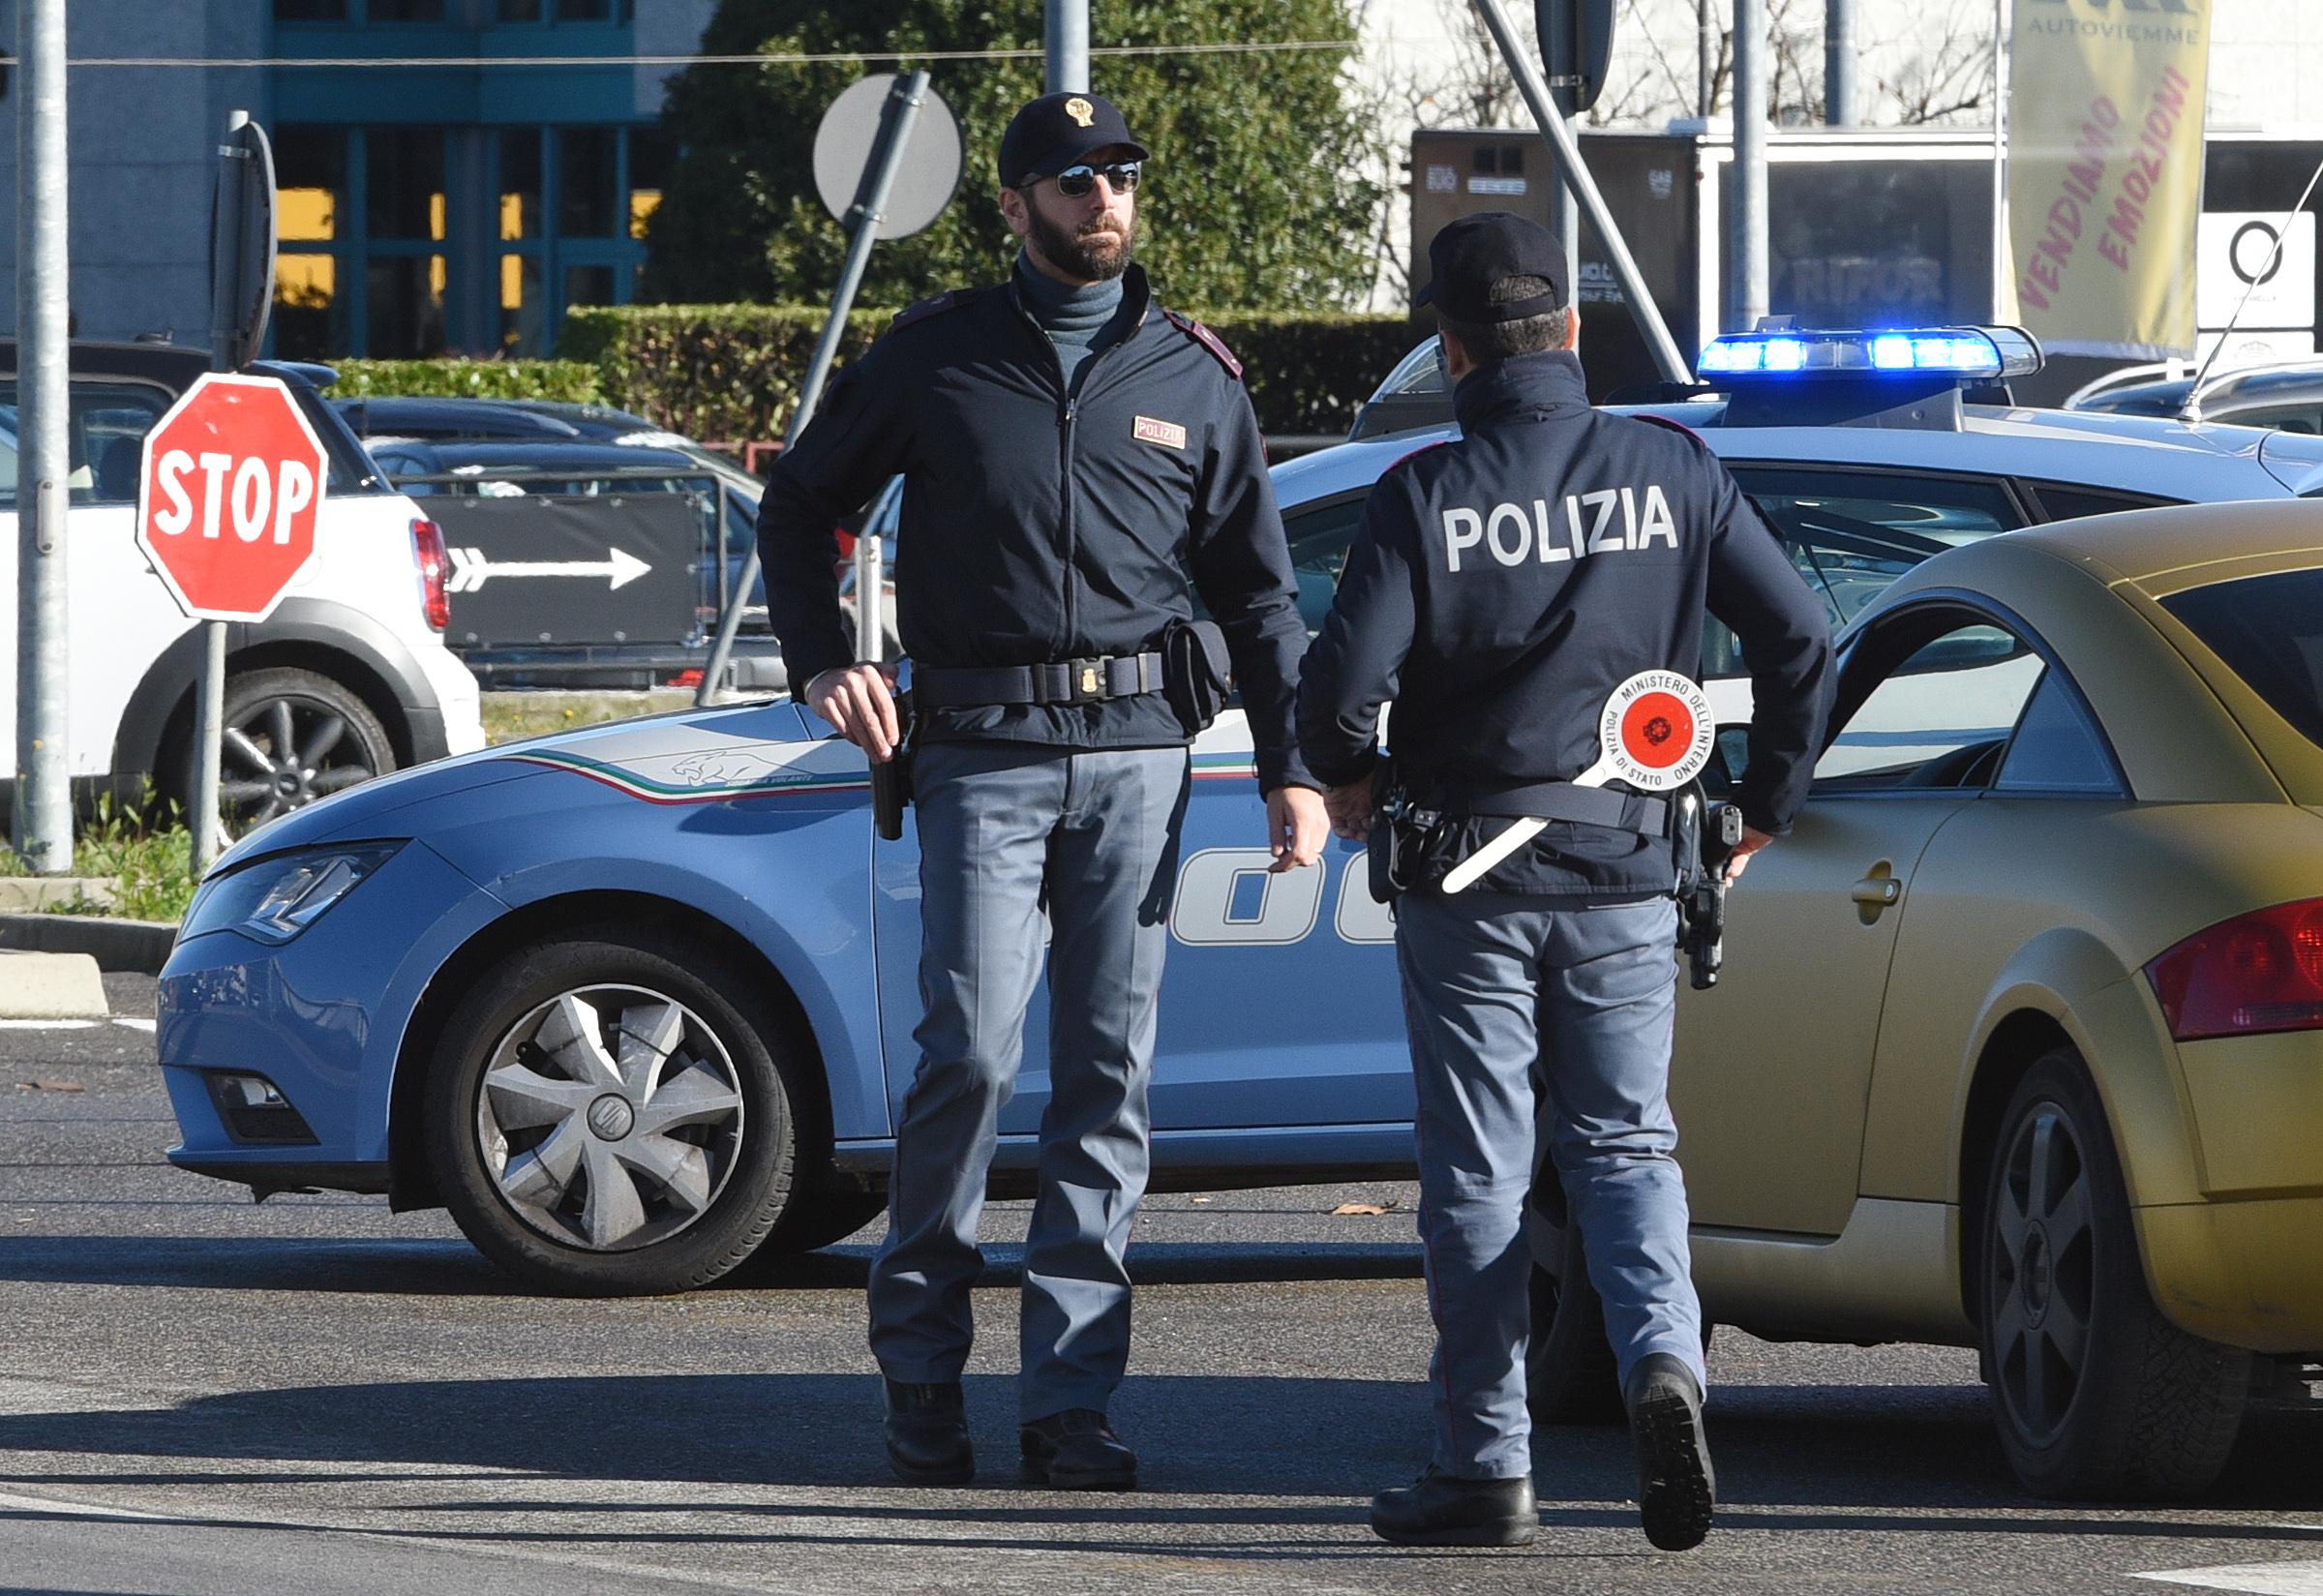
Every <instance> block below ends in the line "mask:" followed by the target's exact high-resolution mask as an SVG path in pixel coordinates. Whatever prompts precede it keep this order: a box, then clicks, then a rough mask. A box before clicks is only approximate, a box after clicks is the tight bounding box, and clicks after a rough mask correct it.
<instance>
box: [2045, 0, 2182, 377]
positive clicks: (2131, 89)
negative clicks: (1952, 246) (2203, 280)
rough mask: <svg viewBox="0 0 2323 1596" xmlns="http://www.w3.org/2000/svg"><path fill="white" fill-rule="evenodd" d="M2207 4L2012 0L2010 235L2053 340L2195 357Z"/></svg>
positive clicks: (2061, 348) (2130, 353)
mask: <svg viewBox="0 0 2323 1596" xmlns="http://www.w3.org/2000/svg"><path fill="white" fill-rule="evenodd" d="M2211 3H2212V0H2015V17H2016V20H2015V28H2014V30H2013V34H2012V39H2011V45H2010V58H2009V59H2010V70H2009V95H2008V232H2009V238H2010V241H2011V243H2012V245H2013V246H2014V255H2015V262H2014V263H2015V268H2016V278H2015V285H2014V286H2015V289H2016V299H2017V305H2018V309H2019V314H2020V315H2021V316H2023V318H2024V324H2025V325H2026V327H2028V328H2029V329H2031V331H2032V332H2033V333H2034V334H2035V336H2036V337H2037V338H2039V340H2040V342H2041V345H2042V346H2043V347H2045V348H2047V349H2050V350H2052V351H2056V352H2062V353H2067V354H2098V355H2119V356H2126V357H2128V358H2130V359H2148V360H2151V359H2159V358H2162V357H2165V356H2170V355H2190V354H2192V353H2193V350H2194V225H2195V221H2196V219H2197V218H2198V217H2199V215H2200V214H2201V210H2202V107H2203V96H2204V94H2205V93H2206V92H2207V90H2208V88H2209V82H2210V9H2211Z"/></svg>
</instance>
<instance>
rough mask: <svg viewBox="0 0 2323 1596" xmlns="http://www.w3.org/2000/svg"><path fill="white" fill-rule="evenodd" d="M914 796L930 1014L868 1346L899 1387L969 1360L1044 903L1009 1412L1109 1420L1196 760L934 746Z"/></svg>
mask: <svg viewBox="0 0 2323 1596" xmlns="http://www.w3.org/2000/svg"><path fill="white" fill-rule="evenodd" d="M912 788H913V792H912V803H913V808H914V810H915V812H916V813H917V815H918V816H919V828H920V1000H921V1003H922V1004H923V1006H924V1009H925V1016H924V1017H923V1018H922V1019H921V1020H920V1026H919V1029H918V1030H917V1031H915V1032H914V1033H913V1037H914V1039H915V1040H916V1041H918V1043H919V1044H920V1064H919V1069H918V1070H917V1072H916V1073H915V1074H914V1075H913V1077H912V1085H911V1090H910V1091H909V1092H908V1093H907V1094H906V1095H905V1097H904V1100H903V1120H902V1123H901V1124H900V1125H899V1126H898V1127H897V1128H896V1134H895V1166H894V1174H893V1177H892V1181H891V1184H890V1188H889V1194H888V1236H887V1240H886V1241H884V1242H883V1243H881V1244H880V1248H879V1251H878V1253H877V1255H876V1256H875V1257H874V1258H873V1259H872V1262H871V1291H870V1310H871V1350H872V1352H873V1354H874V1355H875V1356H876V1357H877V1358H878V1360H879V1366H880V1369H881V1370H882V1371H883V1372H884V1373H885V1374H886V1375H887V1377H888V1378H890V1379H891V1380H902V1381H911V1382H948V1381H953V1380H957V1379H958V1378H959V1377H960V1371H961V1370H962V1368H963V1367H964V1366H965V1365H966V1363H967V1361H968V1349H969V1344H970V1341H971V1340H972V1339H973V1336H974V1327H973V1323H972V1320H971V1316H970V1307H969V1302H970V1290H971V1288H972V1287H973V1286H974V1284H975V1283H976V1279H977V1276H978V1275H979V1273H980V1272H981V1270H982V1268H983V1254H982V1252H981V1250H980V1249H979V1248H978V1246H977V1237H976V1232H977V1220H978V1219H979V1217H980V1215H981V1214H982V1212H983V1206H984V1180H985V1174H986V1171H987V1170H988V1169H989V1167H990V1165H991V1162H992V1152H993V1148H994V1145H995V1142H996V1139H997V1130H996V1126H997V1123H998V1118H999V1114H1000V1110H1001V1107H1002V1105H1003V1104H1005V1103H1006V1102H1007V1101H1008V1100H1009V1098H1010V1096H1011V1094H1012V1093H1013V1092H1014V1090H1015V1084H1016V1068H1017V1064H1018V1062H1019V1060H1020V1059H1021V1058H1022V1056H1023V1052H1024V1017H1025V1012H1026V1009H1027V1008H1028V1007H1029V1006H1030V1004H1031V1002H1032V997H1033V989H1034V987H1035V985H1036V984H1037V983H1038V981H1039V979H1040V976H1041V933H1042V925H1041V894H1042V889H1043V887H1044V886H1045V888H1046V893H1047V899H1048V916H1049V922H1050V925H1051V927H1053V937H1052V939H1051V944H1050V948H1049V949H1048V986H1049V1026H1048V1035H1049V1099H1048V1104H1047V1108H1046V1110H1045V1112H1043V1114H1042V1115H1041V1162H1040V1193H1039V1195H1038V1197H1037V1198H1036V1200H1035V1201H1034V1204H1033V1220H1032V1231H1031V1234H1030V1235H1029V1236H1028V1238H1027V1239H1026V1243H1025V1260H1024V1305H1023V1316H1022V1329H1021V1337H1020V1340H1021V1353H1020V1362H1019V1366H1018V1367H1019V1374H1018V1379H1017V1400H1018V1406H1019V1408H1020V1410H1021V1414H1022V1417H1023V1418H1024V1419H1025V1420H1027V1421H1030V1420H1033V1419H1038V1418H1044V1417H1046V1416H1047V1415H1049V1414H1052V1413H1060V1412H1063V1411H1065V1410H1066V1409H1067V1408H1074V1407H1089V1408H1098V1409H1102V1408H1103V1407H1104V1406H1105V1403H1106V1400H1107V1399H1108V1398H1110V1397H1111V1396H1112V1394H1113V1391H1114V1388H1115V1387H1116V1386H1118V1385H1120V1383H1121V1377H1122V1372H1123V1370H1124V1369H1125V1368H1126V1367H1127V1365H1128V1362H1129V1350H1130V1277H1129V1272H1128V1270H1127V1269H1126V1268H1125V1267H1124V1265H1123V1262H1122V1254H1123V1250H1125V1249H1126V1248H1127V1247H1128V1245H1129V1240H1130V1226H1131V1221H1132V1220H1134V1218H1135V1216H1136V1210H1137V1201H1138V1199H1139V1198H1140V1197H1142V1196H1143V1195H1144V1194H1145V1180H1146V1169H1147V1162H1148V1159H1147V1146H1146V1137H1147V1131H1148V1117H1147V1111H1146V1083H1147V1080H1148V1078H1149V1076H1150V1075H1151V1072H1152V1069H1153V1058H1154V1029H1155V1016H1156V1010H1157V1007H1158V1003H1157V1000H1158V997H1159V993H1160V988H1161V959H1162V954H1163V952H1164V950H1165V949H1166V947H1167V945H1168V931H1167V916H1168V910H1169V898H1170V891H1171V888H1172V887H1173V886H1174V885H1175V883H1176V879H1177V861H1178V838H1179V833H1180V830H1181V828H1182V827H1183V825H1184V822H1185V815H1186V799H1187V793H1188V763H1187V753H1186V750H1185V749H1183V748H1126V749H1100V750H1092V751H1087V752H1077V753H1076V752H1067V751H1065V750H1062V749H1057V748H1047V747H1040V746H1031V745H1027V744H1023V743H1002V742H987V743H973V742H954V743H932V744H929V745H926V746H924V747H922V748H920V750H919V751H918V752H917V754H916V755H915V766H914V770H913V777H912Z"/></svg>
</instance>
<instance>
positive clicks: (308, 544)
mask: <svg viewBox="0 0 2323 1596" xmlns="http://www.w3.org/2000/svg"><path fill="white" fill-rule="evenodd" d="M328 475H329V471H328V462H327V461H326V459H325V458H324V455H323V452H322V443H321V441H320V440H319V439H318V438H317V437H316V436H315V429H314V428H313V427H311V426H309V425H308V424H307V418H306V417H305V416H304V415H302V414H301V413H300V412H299V408H298V402H297V401H296V400H295V399H293V398H292V397H291V395H290V390H289V389H288V388H287V386H285V385H284V384H283V383H282V382H280V381H278V380H277V379H275V378H273V377H270V376H229V375H227V374H225V373H222V372H209V373H205V374H203V376H200V377H199V378H198V379H196V382H195V383H194V385H193V386H192V387H191V388H188V389H187V390H186V391H185V393H184V394H183V395H182V396H181V397H180V398H179V399H178V402H177V403H176V404H174V405H172V406H170V407H169V410H168V413H167V414H166V415H164V416H163V417H162V419H161V421H160V422H159V423H157V424H156V425H155V427H154V429H153V431H151V432H150V433H147V434H146V435H145V442H144V448H143V452H142V461H141V465H140V467H139V470H138V473H137V547H138V548H139V549H141V550H143V551H144V552H145V556H146V557H147V558H149V559H151V560H152V561H153V566H154V569H155V570H156V571H158V572H160V573H161V577H162V581H163V583H164V584H165V585H166V586H167V587H168V589H169V591H170V594H171V596H173V597H174V598H175V599H176V600H177V602H178V604H179V606H180V607H181V608H182V609H184V611H185V612H186V614H188V615H190V616H193V617H195V618H196V619H199V620H263V619H265V618H266V617H267V616H269V615H271V614H272V613H273V612H274V607H275V605H276V604H278V603H279V602H281V600H282V596H283V593H284V591H285V590H286V589H287V587H289V586H290V584H291V583H292V582H294V581H296V580H297V578H298V574H299V572H300V571H302V570H303V569H305V568H306V564H307V561H308V560H309V559H311V558H313V557H314V554H315V522H316V511H317V506H318V505H320V504H321V502H322V495H323V488H324V484H325V482H326V481H327V479H328Z"/></svg>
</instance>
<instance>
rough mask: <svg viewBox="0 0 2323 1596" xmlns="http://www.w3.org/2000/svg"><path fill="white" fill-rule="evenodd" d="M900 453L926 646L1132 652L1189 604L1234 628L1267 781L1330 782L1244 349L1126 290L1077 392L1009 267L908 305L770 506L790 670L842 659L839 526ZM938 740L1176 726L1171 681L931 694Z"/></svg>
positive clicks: (1005, 662) (1019, 654) (907, 615)
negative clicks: (1318, 748) (1023, 699)
mask: <svg viewBox="0 0 2323 1596" xmlns="http://www.w3.org/2000/svg"><path fill="white" fill-rule="evenodd" d="M898 471H900V472H902V473H903V478H904V488H903V506H902V517H901V522H900V525H899V526H898V527H897V529H896V537H895V543H896V549H895V603H896V621H897V630H898V632H899V633H900V635H901V641H902V644H903V647H904V651H905V652H906V653H907V654H909V655H910V656H911V658H912V660H913V662H914V664H915V666H937V667H950V668H955V669H956V668H962V667H971V666H976V667H982V666H1013V665H1037V664H1044V663H1061V662H1064V661H1069V660H1075V659H1087V658H1094V657H1097V656H1101V655H1108V654H1114V655H1118V654H1137V653H1143V652H1146V651H1148V650H1151V649H1155V648H1158V647H1160V646H1161V635H1162V633H1163V631H1164V630H1165V629H1166V628H1167V627H1168V626H1169V625H1170V623H1171V622H1173V621H1180V620H1185V619H1187V618H1189V617H1191V616H1192V613H1193V598H1194V594H1195V592H1196V591H1198V592H1199V593H1200V595H1201V598H1202V600H1203V601H1204V602H1205V603H1206V604H1207V605H1208V607H1209V609H1210V612H1211V614H1212V616H1213V617H1215V618H1216V619H1217V621H1218V623H1219V625H1220V626H1221V627H1222V629H1223V631H1224V632H1225V636H1226V646H1227V650H1228V654H1229V656H1230V658H1231V660H1232V663H1233V672H1234V680H1235V685H1236V686H1237V687H1238V688H1239V690H1240V691H1241V694H1242V703H1243V708H1244V709H1245V710H1246V711H1247V712H1248V714H1249V717H1250V725H1251V737H1252V744H1253V746H1254V749H1255V752H1256V761H1257V769H1258V778H1259V784H1260V786H1261V788H1262V789H1264V790H1266V791H1269V792H1271V791H1273V790H1274V789H1275V788H1277V787H1281V786H1282V785H1284V784H1285V783H1295V784H1298V785H1301V786H1312V785H1313V784H1314V783H1313V778H1312V777H1311V776H1310V775H1308V774H1307V771H1306V768H1305V766H1304V765H1303V764H1302V763H1301V761H1300V759H1299V753H1298V744H1297V739H1296V738H1295V736H1294V734H1293V730H1292V724H1291V715H1292V702H1293V698H1294V695H1295V693H1296V690H1297V672H1298V661H1299V655H1300V653H1301V651H1302V650H1303V649H1304V648H1305V647H1306V644H1307V628H1306V626H1305V624H1304V623H1303V622H1302V621H1301V620H1300V618H1299V612H1298V602H1297V594H1298V589H1297V585H1296V582H1295V580H1294V578H1293V577H1292V575H1291V569H1290V555H1289V552H1288V550H1287V548H1286V547H1285V545H1284V543H1283V536H1282V515H1281V513H1280V511H1278V509H1277V508H1276V505H1275V497H1274V486H1273V483H1272V481H1271V480H1270V479H1269V478H1268V476H1267V472H1266V457H1265V450H1264V445H1263V443H1262V441H1261V439H1260V437H1259V433H1258V423H1257V420H1256V417H1255V416H1254V415H1253V414H1252V409H1251V403H1250V398H1249V396H1248V395H1247V394H1246V393H1245V392H1244V391H1243V386H1242V368H1241V367H1240V365H1238V364H1237V363H1236V362H1235V360H1234V357H1233V356H1232V355H1231V354H1230V353H1228V352H1227V350H1226V348H1225V346H1223V345H1222V344H1221V343H1219V342H1218V340H1217V338H1216V337H1215V336H1213V335H1212V334H1211V333H1210V332H1209V331H1208V330H1207V329H1206V328H1203V327H1202V326H1201V325H1200V324H1199V323H1197V322H1192V321H1188V320H1185V319H1183V318H1181V317H1176V316H1170V315H1168V314H1167V313H1165V312H1164V311H1162V310H1161V308H1160V307H1159V306H1157V305H1156V304H1155V303H1154V302H1153V297H1152V292H1151V289H1150V288H1149V287H1148V286H1147V283H1146V278H1145V273H1144V272H1143V271H1142V270H1141V269H1140V268H1138V267H1136V266H1131V268H1130V269H1129V271H1128V273H1127V274H1126V275H1125V277H1124V279H1123V283H1122V308H1121V311H1120V313H1119V314H1118V316H1116V318H1115V320H1114V322H1113V323H1112V325H1111V326H1110V327H1108V328H1107V330H1106V333H1105V335H1104V336H1103V337H1101V340H1100V342H1099V344H1098V346H1097V347H1096V348H1095V350H1094V352H1093V353H1091V354H1090V355H1089V357H1088V358H1087V359H1086V360H1085V361H1083V362H1082V364H1081V369H1080V372H1079V374H1078V376H1077V377H1076V380H1075V383H1074V386H1073V389H1072V391H1071V392H1068V391H1067V388H1066V385H1065V381H1064V377H1063V368H1062V366H1061V364H1060V363H1059V361H1058V359H1057V353H1056V349H1055V346H1053V345H1052V344H1051V343H1050V342H1049V338H1048V335H1047V333H1045V332H1044V331H1042V330H1041V325H1040V324H1039V323H1038V322H1037V321H1035V320H1034V319H1033V317H1032V315H1031V313H1030V312H1029V311H1028V310H1027V309H1026V308H1025V306H1024V304H1023V303H1022V301H1021V299H1020V297H1019V295H1018V292H1017V289H1016V286H1015V284H1014V282H1013V280H1011V281H1010V282H1008V283H1004V284H999V285H995V286H990V287H985V288H975V289H967V290H962V291H957V292H953V293H949V294H944V295H942V296H940V297H938V298H936V299H932V300H928V301H925V302H923V303H921V304H920V305H916V306H914V307H912V308H911V309H910V310H907V311H905V312H904V313H903V314H902V315H900V316H897V317H896V318H895V320H894V322H893V324H892V325H890V327H889V329H888V331H887V332H886V333H885V334H884V335H882V336H881V337H880V339H879V340H878V341H877V342H876V343H875V344H873V345H872V346H871V348H870V349H869V350H868V351H866V352H865V353H864V355H863V356H862V357H861V358H860V359H859V360H857V361H855V362H854V363H853V364H852V365H850V366H849V367H848V368H847V369H846V370H845V371H844V372H842V373H841V374H839V376H838V377H837V378H836V379H835V380H834V381H833V382H832V384H831V386H830V391H829V394H828V396H827V398H826V399H825V401H824V404H823V407H822V408H821V409H819V410H818V411H817V412H816V414H815V417H814V419H813V420H812V421H811V422H810V423H809V424H808V425H807V427H806V430H805V431H804V432H803V433H801V434H800V435H799V440H798V442H797V443H796V444H794V445H793V446H792V447H791V448H789V449H786V450H785V451H784V452H783V454H782V456H781V458H780V459H779V460H778V461H777V462H776V464H775V467H774V471H773V475H772V479H771V480H770V481H769V483H768V486H767V491H766V496H765V497H764V498H763V499H762V500H761V501H760V505H759V512H758V546H759V555H760V557H761V559H762V560H764V562H765V564H766V570H767V609H768V616H769V621H770V623H771V625H772V627H773V630H774V633H775V635H776V636H777V637H778V638H780V639H781V640H782V646H783V662H784V665H785V666H786V668H787V669H788V670H789V673H790V679H791V681H792V683H793V690H794V691H795V692H799V693H803V692H804V691H805V688H806V684H807V682H808V681H809V680H811V679H812V678H814V677H815V676H816V675H817V674H818V673H820V672H822V671H825V670H828V669H830V667H832V666H837V665H845V664H848V663H850V662H852V661H853V660H854V658H855V648H854V646H853V644H852V642H851V641H850V640H849V638H848V636H847V632H846V630H845V628H844V626H843V625H842V624H841V618H840V612H839V608H838V582H837V574H836V562H837V556H838V550H837V543H836V540H835V537H834V535H833V527H834V526H835V525H836V523H837V522H838V521H839V520H840V518H841V517H843V516H845V515H847V514H849V513H850V512H852V511H854V510H855V509H857V508H859V507H860V505H862V504H863V502H864V501H865V500H867V499H868V498H870V497H871V496H872V495H873V494H874V493H876V492H877V491H878V490H879V488H880V486H881V485H882V484H883V483H885V482H886V481H887V480H888V478H889V477H890V476H892V475H893V474H895V473H896V472H898ZM918 735H919V736H920V738H925V739H928V740H934V741H966V740H998V741H1008V742H1033V743H1046V744H1052V745H1055V746H1057V747H1060V748H1067V749H1071V748H1150V747H1168V746H1182V745H1184V744H1185V743H1186V742H1187V741H1188V740H1189V738H1188V734H1187V732H1186V729H1185V727H1184V726H1183V725H1182V724H1181V723H1180V721H1179V719H1178V717H1177V716H1176V714H1175V713H1174V712H1173V711H1172V710H1171V709H1170V708H1169V705H1168V702H1167V700H1166V698H1165V697H1164V696H1163V695H1162V694H1160V693H1149V694H1140V695H1137V696H1134V697H1128V698H1119V699H1113V700H1109V701H1105V702H1101V703H1096V704H1081V705H1030V704H1026V705H1012V706H991V705H969V706H956V707H948V708H940V709H936V710H934V711H933V712H930V713H924V714H922V715H921V716H920V731H919V733H918Z"/></svg>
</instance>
